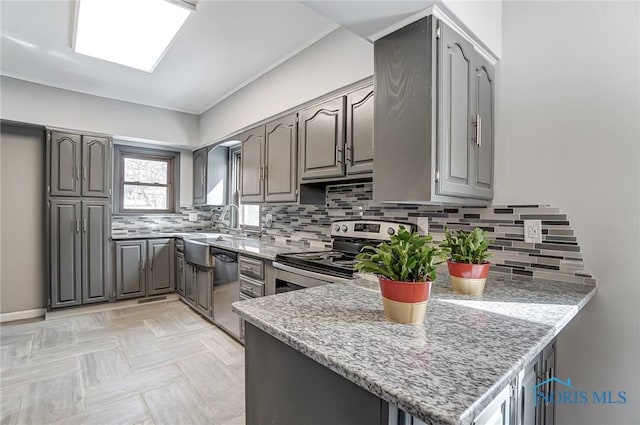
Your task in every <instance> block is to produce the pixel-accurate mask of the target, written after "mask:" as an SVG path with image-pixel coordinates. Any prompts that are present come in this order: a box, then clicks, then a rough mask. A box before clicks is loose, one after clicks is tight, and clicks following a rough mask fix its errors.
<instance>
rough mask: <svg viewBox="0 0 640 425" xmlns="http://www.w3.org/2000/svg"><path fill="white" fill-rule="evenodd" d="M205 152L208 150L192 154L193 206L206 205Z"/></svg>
mask: <svg viewBox="0 0 640 425" xmlns="http://www.w3.org/2000/svg"><path fill="white" fill-rule="evenodd" d="M207 151H208V148H202V149H198V150H197V151H194V152H193V204H194V205H204V204H206V203H207Z"/></svg>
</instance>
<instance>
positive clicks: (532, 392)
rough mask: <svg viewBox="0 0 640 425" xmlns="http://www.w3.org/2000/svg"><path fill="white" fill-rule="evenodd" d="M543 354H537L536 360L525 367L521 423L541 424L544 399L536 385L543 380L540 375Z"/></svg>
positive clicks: (523, 424)
mask: <svg viewBox="0 0 640 425" xmlns="http://www.w3.org/2000/svg"><path fill="white" fill-rule="evenodd" d="M541 358H542V357H541V356H537V357H536V359H535V360H534V361H532V362H531V363H529V365H528V366H527V367H526V368H525V370H524V374H523V378H522V381H521V382H520V409H519V415H520V419H519V421H518V423H519V424H520V425H539V424H540V423H541V422H540V420H541V419H540V413H541V411H542V410H541V406H542V403H543V402H544V400H543V399H542V398H541V397H538V395H537V393H536V385H538V383H539V382H541V379H540V377H542V376H543V374H542V372H541V368H542V361H541Z"/></svg>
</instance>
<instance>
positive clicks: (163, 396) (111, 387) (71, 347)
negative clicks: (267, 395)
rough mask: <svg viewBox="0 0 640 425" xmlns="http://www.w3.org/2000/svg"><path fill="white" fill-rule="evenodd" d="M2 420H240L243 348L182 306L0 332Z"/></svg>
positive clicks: (168, 305) (140, 308)
mask: <svg viewBox="0 0 640 425" xmlns="http://www.w3.org/2000/svg"><path fill="white" fill-rule="evenodd" d="M0 336H1V344H0V347H1V352H2V358H1V359H2V363H1V364H0V366H1V371H0V415H1V418H0V419H1V424H2V425H5V424H20V425H22V424H99V425H107V424H118V425H120V424H144V425H152V424H157V425H160V424H170V425H179V424H185V425H186V424H221V425H223V424H244V422H245V420H244V349H243V347H242V346H241V345H240V344H238V343H237V342H235V341H234V340H232V339H231V338H230V337H228V336H227V335H226V334H224V333H223V332H222V331H220V330H219V329H218V328H216V327H215V326H213V325H211V324H210V323H208V322H206V321H205V320H204V319H202V318H201V317H200V316H198V315H197V314H196V313H194V312H193V311H191V310H190V309H189V307H187V306H186V305H184V304H183V303H182V302H180V301H174V302H167V303H158V304H153V305H144V306H136V307H131V308H125V309H122V310H113V311H107V312H101V313H93V314H88V315H82V316H76V317H70V318H64V319H56V320H49V321H36V322H30V323H22V324H3V325H2V326H0Z"/></svg>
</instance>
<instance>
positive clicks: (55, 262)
mask: <svg viewBox="0 0 640 425" xmlns="http://www.w3.org/2000/svg"><path fill="white" fill-rule="evenodd" d="M48 205H49V217H48V220H49V222H48V228H49V253H50V256H49V257H50V258H49V261H50V270H49V275H50V291H49V295H50V297H49V298H50V299H49V301H50V302H49V307H50V308H60V307H70V306H74V305H80V304H88V303H95V302H102V301H109V298H110V297H109V290H110V284H109V282H110V281H111V277H110V266H109V264H110V259H109V241H108V240H109V234H110V232H111V225H110V223H111V221H110V220H111V211H110V208H109V202H108V201H106V200H91V201H89V200H84V201H80V200H71V199H60V198H55V199H51V200H50V201H49V203H48Z"/></svg>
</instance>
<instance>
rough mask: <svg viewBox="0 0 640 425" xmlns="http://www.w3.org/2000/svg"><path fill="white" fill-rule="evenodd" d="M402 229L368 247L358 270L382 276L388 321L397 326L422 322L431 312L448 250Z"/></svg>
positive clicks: (362, 254) (429, 238)
mask: <svg viewBox="0 0 640 425" xmlns="http://www.w3.org/2000/svg"><path fill="white" fill-rule="evenodd" d="M431 240H432V237H431V236H420V235H418V233H411V232H409V231H408V230H407V229H405V228H404V226H400V227H399V230H398V233H397V234H396V235H393V236H391V238H390V241H388V242H383V243H381V244H379V245H378V246H376V247H371V246H367V247H365V248H363V252H361V253H360V254H358V255H357V256H356V259H358V260H359V262H358V263H357V264H356V266H355V269H356V270H357V271H361V272H369V273H375V274H377V275H378V280H379V282H380V290H381V292H382V305H383V307H384V315H385V316H386V317H387V319H389V320H391V321H393V322H397V323H420V322H422V321H423V320H424V316H425V314H426V312H427V302H428V301H429V294H430V293H431V282H433V280H435V278H436V265H438V264H441V263H444V261H445V260H446V251H445V250H444V249H442V248H440V247H439V246H437V245H432V244H431Z"/></svg>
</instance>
